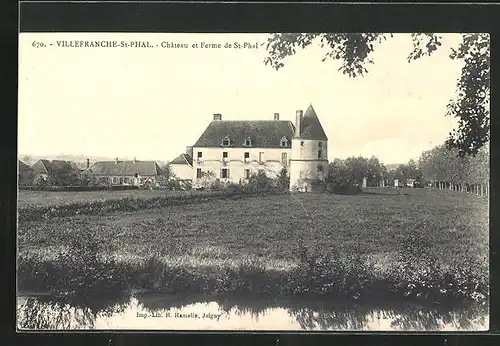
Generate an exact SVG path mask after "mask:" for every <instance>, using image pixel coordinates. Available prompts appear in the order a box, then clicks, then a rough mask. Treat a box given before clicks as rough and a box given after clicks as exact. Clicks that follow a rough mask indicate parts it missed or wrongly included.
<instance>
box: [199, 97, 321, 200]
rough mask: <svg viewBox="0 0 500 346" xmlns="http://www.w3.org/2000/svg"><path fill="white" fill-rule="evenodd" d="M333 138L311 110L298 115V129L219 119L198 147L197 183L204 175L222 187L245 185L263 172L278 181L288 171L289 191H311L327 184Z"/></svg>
mask: <svg viewBox="0 0 500 346" xmlns="http://www.w3.org/2000/svg"><path fill="white" fill-rule="evenodd" d="M327 147H328V138H327V136H326V134H325V132H324V130H323V127H322V126H321V123H320V121H319V119H318V116H317V115H316V112H315V110H314V108H313V106H312V105H310V106H309V107H308V108H307V110H306V112H305V113H304V112H303V111H302V110H298V111H297V112H296V115H295V124H293V123H292V122H291V121H289V120H280V118H279V114H278V113H275V114H274V119H273V120H253V121H236V120H222V115H221V114H214V118H213V121H212V122H211V123H210V124H209V125H208V127H207V128H206V130H205V131H204V132H203V134H202V135H201V136H200V137H199V139H198V141H197V142H196V143H195V144H194V146H193V152H194V157H193V182H194V183H195V184H196V183H197V182H198V181H201V179H202V178H203V173H204V172H212V173H214V174H215V175H216V176H217V177H218V178H219V179H220V180H221V181H223V182H236V183H237V182H240V181H241V182H245V181H246V180H247V179H248V177H249V176H250V174H252V173H256V172H258V171H264V172H266V173H267V174H268V176H270V177H271V176H276V174H278V172H279V171H280V170H281V169H282V168H283V167H284V168H286V169H287V171H288V172H289V174H290V181H291V183H290V189H292V190H298V191H311V189H312V188H313V186H314V185H315V183H317V182H319V181H320V180H322V179H324V177H325V175H326V173H327V166H328V154H327Z"/></svg>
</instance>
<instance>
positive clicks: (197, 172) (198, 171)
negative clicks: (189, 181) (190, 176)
mask: <svg viewBox="0 0 500 346" xmlns="http://www.w3.org/2000/svg"><path fill="white" fill-rule="evenodd" d="M196 178H197V179H200V178H201V168H196Z"/></svg>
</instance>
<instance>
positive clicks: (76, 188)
mask: <svg viewBox="0 0 500 346" xmlns="http://www.w3.org/2000/svg"><path fill="white" fill-rule="evenodd" d="M138 189H139V187H138V186H135V185H116V186H79V185H76V186H36V185H29V186H26V185H25V186H19V190H26V191H61V192H64V191H68V192H75V191H122V190H138Z"/></svg>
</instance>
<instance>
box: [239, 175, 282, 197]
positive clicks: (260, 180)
mask: <svg viewBox="0 0 500 346" xmlns="http://www.w3.org/2000/svg"><path fill="white" fill-rule="evenodd" d="M244 191H245V192H248V193H263V192H273V191H278V188H277V184H276V183H275V182H274V181H273V179H271V178H269V177H268V176H267V175H266V173H265V172H264V171H259V172H258V173H254V174H251V175H250V177H249V178H248V183H247V184H245V185H244Z"/></svg>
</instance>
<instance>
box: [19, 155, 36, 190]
mask: <svg viewBox="0 0 500 346" xmlns="http://www.w3.org/2000/svg"><path fill="white" fill-rule="evenodd" d="M34 180H35V171H34V170H33V168H31V167H30V166H28V165H27V164H25V163H24V162H22V161H21V160H19V164H18V185H21V186H26V185H32V184H33V183H34Z"/></svg>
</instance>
